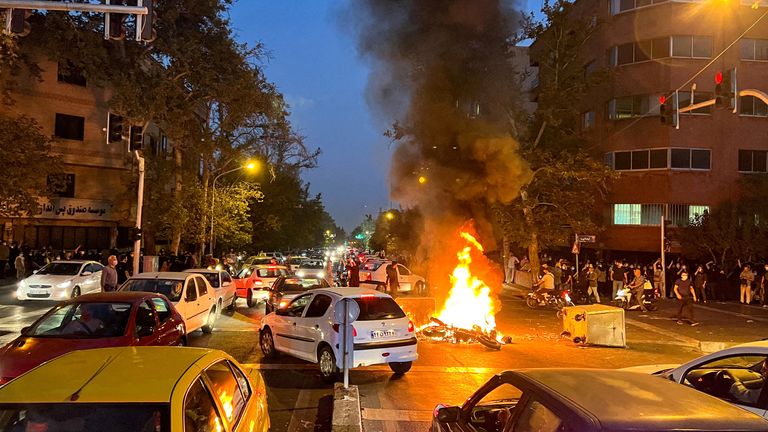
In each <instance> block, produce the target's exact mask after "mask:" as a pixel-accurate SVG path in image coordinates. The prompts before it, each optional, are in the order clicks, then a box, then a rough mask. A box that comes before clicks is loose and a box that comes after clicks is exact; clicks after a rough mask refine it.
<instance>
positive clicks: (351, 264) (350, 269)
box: [346, 258, 389, 287]
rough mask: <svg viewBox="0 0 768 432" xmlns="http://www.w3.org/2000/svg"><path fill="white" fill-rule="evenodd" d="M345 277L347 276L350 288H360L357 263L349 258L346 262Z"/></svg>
mask: <svg viewBox="0 0 768 432" xmlns="http://www.w3.org/2000/svg"><path fill="white" fill-rule="evenodd" d="M346 269H347V276H348V278H349V279H348V281H349V282H348V284H347V285H349V286H351V287H358V286H360V266H359V265H357V261H355V260H353V259H352V258H349V259H348V260H347V265H346ZM387 276H389V268H387Z"/></svg>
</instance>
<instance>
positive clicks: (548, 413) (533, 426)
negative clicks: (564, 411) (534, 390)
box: [514, 399, 563, 432]
mask: <svg viewBox="0 0 768 432" xmlns="http://www.w3.org/2000/svg"><path fill="white" fill-rule="evenodd" d="M562 426H563V420H562V419H561V418H560V417H558V416H557V414H555V413H554V412H552V410H550V409H549V408H547V407H546V406H544V404H542V403H541V402H539V401H537V400H534V399H530V400H529V401H528V403H526V404H525V406H524V407H523V409H522V412H521V413H520V417H519V418H518V419H517V422H516V423H515V427H514V430H515V431H538V432H558V431H561V430H562V429H561V427H562Z"/></svg>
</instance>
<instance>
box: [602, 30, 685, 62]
mask: <svg viewBox="0 0 768 432" xmlns="http://www.w3.org/2000/svg"><path fill="white" fill-rule="evenodd" d="M669 40H670V38H669V37H662V38H656V39H647V40H643V41H639V42H632V43H626V44H623V45H617V46H614V47H612V48H611V51H610V56H611V57H610V58H611V64H612V65H613V66H621V65H625V64H631V63H640V62H645V61H649V60H655V59H660V58H666V57H669V45H670V43H669ZM688 57H690V55H689V56H688Z"/></svg>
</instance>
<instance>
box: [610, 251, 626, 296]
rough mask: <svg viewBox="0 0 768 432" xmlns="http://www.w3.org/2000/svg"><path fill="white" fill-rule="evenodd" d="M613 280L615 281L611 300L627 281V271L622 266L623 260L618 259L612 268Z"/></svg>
mask: <svg viewBox="0 0 768 432" xmlns="http://www.w3.org/2000/svg"><path fill="white" fill-rule="evenodd" d="M611 281H612V282H613V291H612V292H611V300H613V299H615V298H616V293H618V292H619V290H620V289H622V288H624V284H625V283H626V281H627V275H626V271H625V270H624V269H623V268H622V267H621V261H618V260H617V261H616V262H615V263H614V264H613V268H612V269H611Z"/></svg>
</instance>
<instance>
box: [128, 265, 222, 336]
mask: <svg viewBox="0 0 768 432" xmlns="http://www.w3.org/2000/svg"><path fill="white" fill-rule="evenodd" d="M119 290H120V291H142V292H153V293H159V294H162V295H164V296H166V297H167V298H168V300H170V301H172V302H173V305H174V306H175V307H176V310H178V311H179V314H181V316H182V317H183V318H184V325H185V326H186V328H187V332H188V333H191V332H193V331H195V330H197V329H201V330H202V331H203V333H211V332H212V331H213V327H214V325H215V324H216V318H218V307H217V304H216V293H215V291H214V290H213V288H212V287H211V285H210V284H209V283H208V281H207V280H206V279H205V278H204V277H203V276H201V275H199V274H195V273H183V272H153V273H140V274H138V275H136V276H133V277H131V278H130V279H128V280H127V281H125V283H124V284H123V285H121V286H120V288H119Z"/></svg>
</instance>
